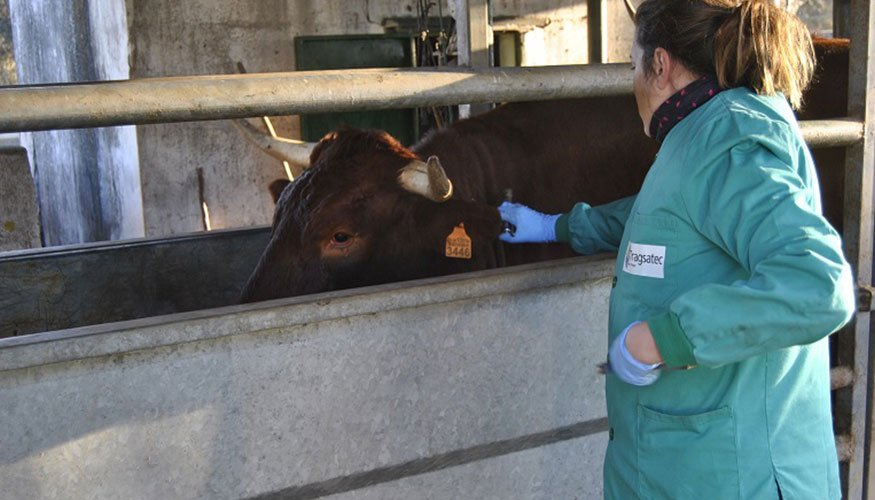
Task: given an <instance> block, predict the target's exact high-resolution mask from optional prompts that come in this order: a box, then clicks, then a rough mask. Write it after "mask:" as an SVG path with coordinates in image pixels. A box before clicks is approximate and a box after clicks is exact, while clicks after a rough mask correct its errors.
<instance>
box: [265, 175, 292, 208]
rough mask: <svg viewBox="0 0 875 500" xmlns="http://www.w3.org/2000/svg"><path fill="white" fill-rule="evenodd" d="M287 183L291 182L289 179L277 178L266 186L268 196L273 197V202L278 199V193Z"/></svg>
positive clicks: (279, 193)
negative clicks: (268, 192)
mask: <svg viewBox="0 0 875 500" xmlns="http://www.w3.org/2000/svg"><path fill="white" fill-rule="evenodd" d="M289 184H291V181H289V180H288V179H277V180H275V181H273V182H271V183H270V186H268V188H267V189H268V190H269V191H270V196H271V197H272V198H273V203H274V204H276V202H277V200H279V199H280V195H281V194H283V190H284V189H285V188H286V186H288V185H289Z"/></svg>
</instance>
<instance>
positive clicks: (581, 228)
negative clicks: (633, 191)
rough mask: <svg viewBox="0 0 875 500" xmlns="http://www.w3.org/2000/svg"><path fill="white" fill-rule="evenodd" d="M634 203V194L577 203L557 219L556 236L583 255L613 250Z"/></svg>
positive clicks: (616, 247) (616, 245)
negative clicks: (596, 203)
mask: <svg viewBox="0 0 875 500" xmlns="http://www.w3.org/2000/svg"><path fill="white" fill-rule="evenodd" d="M634 203H635V197H634V196H630V197H628V198H621V199H619V200H616V201H612V202H610V203H605V204H604V205H599V206H597V207H592V206H590V205H589V204H587V203H578V204H576V205H574V207H573V208H572V209H571V211H570V212H568V213H567V214H563V215H562V216H560V217H559V219H557V220H556V239H558V240H559V241H562V242H565V243H570V244H571V247H572V248H574V250H575V251H576V252H578V253H582V254H586V255H589V254H594V253H598V252H608V251H611V252H616V251H617V249H618V248H619V246H620V240H621V239H622V238H623V230H624V229H625V227H626V221H627V220H628V219H629V212H630V211H631V210H632V205H633V204H634Z"/></svg>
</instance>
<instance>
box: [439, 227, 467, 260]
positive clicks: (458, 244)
mask: <svg viewBox="0 0 875 500" xmlns="http://www.w3.org/2000/svg"><path fill="white" fill-rule="evenodd" d="M445 254H446V256H447V257H450V258H453V259H470V258H471V237H470V236H468V233H466V232H465V224H464V223H459V225H458V226H456V227H454V228H453V232H452V233H450V235H449V236H447V246H446V251H445Z"/></svg>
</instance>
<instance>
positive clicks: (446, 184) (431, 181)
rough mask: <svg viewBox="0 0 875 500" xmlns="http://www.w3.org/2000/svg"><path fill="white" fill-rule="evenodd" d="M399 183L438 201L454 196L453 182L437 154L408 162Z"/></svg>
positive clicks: (400, 174) (402, 170) (399, 177)
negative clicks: (426, 158) (423, 160)
mask: <svg viewBox="0 0 875 500" xmlns="http://www.w3.org/2000/svg"><path fill="white" fill-rule="evenodd" d="M398 184H400V185H401V187H402V188H404V189H405V190H407V191H410V192H411V193H415V194H418V195H421V196H425V197H426V198H428V199H429V200H432V201H436V202H438V203H441V202H444V201H447V200H449V199H450V197H452V196H453V183H452V182H450V180H449V179H448V178H447V173H446V172H444V169H443V167H441V162H440V160H438V157H437V156H429V157H428V160H427V161H426V162H422V161H419V160H413V161H412V162H410V163H408V164H407V166H405V167H404V168H402V169H401V171H400V172H399V174H398Z"/></svg>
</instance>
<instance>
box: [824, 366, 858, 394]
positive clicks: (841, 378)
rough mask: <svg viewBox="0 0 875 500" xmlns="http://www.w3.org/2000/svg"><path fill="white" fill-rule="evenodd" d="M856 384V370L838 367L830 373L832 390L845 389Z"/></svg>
mask: <svg viewBox="0 0 875 500" xmlns="http://www.w3.org/2000/svg"><path fill="white" fill-rule="evenodd" d="M853 384H854V370H852V369H851V368H850V367H848V366H836V367H835V368H832V369H830V371H829V388H830V390H833V391H835V390H838V389H844V388H845V387H850V386H851V385H853Z"/></svg>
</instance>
